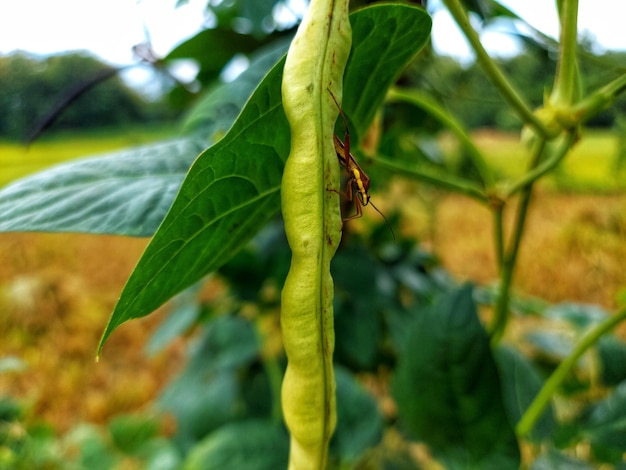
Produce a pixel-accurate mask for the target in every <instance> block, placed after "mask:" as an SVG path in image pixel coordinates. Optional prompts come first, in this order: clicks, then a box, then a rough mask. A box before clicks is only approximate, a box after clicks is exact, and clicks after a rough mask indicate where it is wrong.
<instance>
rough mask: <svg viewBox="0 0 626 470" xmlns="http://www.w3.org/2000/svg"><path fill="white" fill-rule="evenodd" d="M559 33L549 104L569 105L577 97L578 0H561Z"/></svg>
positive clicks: (557, 105)
mask: <svg viewBox="0 0 626 470" xmlns="http://www.w3.org/2000/svg"><path fill="white" fill-rule="evenodd" d="M559 16H560V20H561V35H560V49H559V63H558V64H557V69H556V76H555V78H554V89H553V91H552V95H551V96H550V104H551V105H552V106H556V107H562V106H570V105H571V104H572V103H574V102H575V101H576V99H577V98H578V94H579V93H578V91H579V90H578V88H577V85H578V83H579V79H578V61H577V59H576V49H577V46H578V42H577V41H578V0H567V1H564V2H561V4H560V8H559Z"/></svg>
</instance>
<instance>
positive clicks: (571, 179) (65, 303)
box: [0, 132, 626, 430]
mask: <svg viewBox="0 0 626 470" xmlns="http://www.w3.org/2000/svg"><path fill="white" fill-rule="evenodd" d="M161 135H162V133H161V132H156V133H145V134H143V135H139V136H132V137H131V136H130V135H129V136H126V135H124V136H121V137H119V136H118V137H112V136H109V137H103V136H99V137H98V136H91V137H77V138H76V139H74V138H72V139H70V140H65V139H50V140H48V141H42V142H40V143H38V144H35V145H34V146H32V147H31V148H30V149H29V150H25V149H21V148H20V147H18V146H15V145H12V144H11V145H9V144H1V143H0V165H2V182H5V183H6V182H8V181H10V180H11V179H12V178H15V177H17V176H21V175H24V174H28V173H30V172H32V171H35V170H39V169H41V168H43V167H46V166H49V165H52V164H54V163H57V162H60V161H66V160H69V159H72V158H75V157H78V156H83V155H92V154H95V153H101V152H108V151H111V150H115V149H117V148H120V147H126V146H128V145H135V144H139V143H142V142H146V141H150V140H155V139H157V138H159V136H161ZM476 137H477V141H478V144H479V146H480V147H481V148H482V149H483V150H484V151H485V152H486V153H487V155H488V158H489V161H490V162H491V163H493V164H494V165H497V167H498V169H499V171H501V172H502V173H503V174H514V173H515V172H518V171H520V170H521V168H522V165H523V163H524V162H523V157H522V153H521V147H520V145H519V144H518V142H517V141H516V139H515V138H514V137H511V136H507V135H501V134H494V133H487V132H482V133H480V134H478V135H477V136H476ZM614 149H615V139H614V138H613V137H612V136H610V135H608V134H592V135H590V136H589V139H588V140H586V141H582V142H581V143H580V144H579V145H578V147H577V149H576V151H575V153H574V155H573V156H572V157H571V160H570V161H568V162H567V163H566V165H565V166H564V168H563V169H562V171H561V173H560V174H558V175H557V176H556V177H552V178H551V179H550V180H549V181H548V183H547V184H544V185H541V187H540V189H539V191H538V192H537V194H536V196H535V198H534V201H533V206H532V208H531V213H530V216H529V221H528V228H527V231H526V236H525V238H524V241H523V244H522V248H521V253H520V260H519V267H518V269H517V271H516V277H515V287H516V289H517V291H518V292H523V293H525V294H528V295H533V296H538V297H541V298H544V299H546V300H548V301H550V302H561V301H564V300H574V301H579V302H588V303H598V304H600V305H603V306H604V307H606V308H609V309H610V308H614V307H615V306H616V305H617V303H618V297H619V296H620V295H621V294H620V293H622V292H623V289H624V288H625V287H626V270H624V269H623V262H622V261H623V260H624V259H626V243H624V238H625V236H626V196H625V193H624V192H620V191H618V188H623V187H624V182H625V179H622V180H621V181H620V180H619V179H618V178H616V177H615V172H614V171H612V167H613V162H614V160H613V152H614ZM375 198H376V203H377V204H378V205H379V206H380V207H381V209H382V210H384V211H385V212H386V213H390V212H392V211H393V209H394V207H398V208H402V209H401V210H402V212H403V214H404V216H405V218H404V219H403V224H402V227H401V230H402V231H403V232H404V233H406V234H413V235H415V236H416V237H419V238H420V240H421V241H422V243H423V244H425V245H426V246H430V247H431V249H432V250H434V251H435V252H436V253H437V254H438V255H439V257H440V258H441V260H442V263H443V265H444V267H445V268H446V269H448V270H449V271H450V272H451V273H452V274H453V275H454V276H456V277H457V278H459V279H471V280H474V281H476V282H479V283H491V282H493V281H494V280H495V279H496V268H495V263H494V256H493V249H492V235H491V228H490V223H491V220H490V214H489V212H488V211H487V210H486V209H485V208H484V207H482V206H479V205H478V204H477V203H475V202H473V201H471V200H468V199H467V198H464V197H461V196H456V195H448V194H441V193H437V194H424V192H421V190H420V192H417V191H416V186H415V185H414V184H407V183H404V182H398V184H396V185H392V187H391V189H390V191H389V193H387V194H375ZM376 217H377V214H373V213H371V211H366V215H365V217H364V219H365V222H366V223H367V221H369V220H371V221H377V222H378V220H379V219H378V218H376ZM362 222H363V221H354V223H355V224H359V223H362ZM146 243H147V240H145V239H130V238H124V237H111V236H89V235H67V234H13V233H9V234H0V260H1V262H0V309H1V310H2V315H1V316H0V336H1V337H2V338H3V339H2V341H1V342H0V366H1V365H2V363H1V360H2V359H3V358H7V357H15V358H20V360H21V361H22V363H23V366H24V368H23V369H21V370H18V369H19V368H18V369H15V370H12V371H9V372H6V371H5V372H0V395H3V394H8V395H11V396H16V397H19V398H20V399H21V400H23V401H24V402H25V403H28V404H29V410H30V414H31V416H32V417H33V419H43V420H45V421H48V422H50V423H52V424H53V425H54V426H55V427H56V428H57V429H59V430H67V429H68V428H70V427H71V426H72V425H75V424H76V423H77V422H80V421H89V422H96V423H100V422H105V421H106V420H108V419H109V418H110V417H111V416H112V415H114V414H117V413H122V412H132V411H137V410H141V409H143V408H144V407H145V406H146V405H147V404H149V403H150V402H151V401H152V400H153V399H154V397H155V396H156V394H157V393H158V391H159V389H160V387H161V386H162V384H163V383H164V382H165V381H167V380H168V379H169V378H170V377H171V376H172V375H173V374H174V373H175V372H176V370H178V368H179V367H180V365H181V364H182V362H183V356H184V343H183V341H182V340H180V341H178V342H175V343H174V344H173V345H172V346H171V347H170V348H169V349H167V350H166V351H164V352H163V353H161V354H160V355H158V356H157V357H153V358H148V357H146V355H145V353H144V347H145V343H146V341H147V339H148V338H149V336H150V334H151V332H152V331H153V330H154V328H155V327H156V326H157V325H158V322H159V321H160V316H159V315H158V314H157V315H156V316H149V317H147V318H145V319H142V320H139V321H132V322H129V323H127V324H125V325H124V326H123V327H122V328H120V329H119V330H118V331H116V332H115V334H114V335H113V336H112V338H111V340H110V341H109V343H108V344H107V347H106V348H105V355H104V357H103V359H102V360H101V361H100V363H98V364H96V363H95V362H94V354H95V348H96V345H97V342H98V339H99V336H100V334H101V332H102V329H103V327H104V325H105V323H106V321H107V319H108V316H109V313H110V311H111V309H112V307H113V305H114V304H115V301H116V299H117V297H118V296H119V293H120V291H121V289H122V287H123V285H124V282H125V280H126V278H127V277H128V275H129V273H130V272H131V270H132V268H133V266H134V264H135V263H136V261H137V259H138V258H139V256H140V255H141V252H142V250H143V249H144V247H145V245H146ZM622 295H623V294H622ZM0 370H1V368H0Z"/></svg>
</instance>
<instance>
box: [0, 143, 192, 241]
mask: <svg viewBox="0 0 626 470" xmlns="http://www.w3.org/2000/svg"><path fill="white" fill-rule="evenodd" d="M202 149H203V144H202V143H201V142H200V141H199V140H195V139H190V138H186V139H180V140H175V141H169V142H163V143H160V144H154V145H147V146H144V147H138V148H134V149H129V150H124V151H121V152H115V153H112V154H109V155H106V156H101V157H93V158H87V159H82V160H76V161H73V162H70V163H65V164H62V165H58V166H56V167H54V168H52V169H49V170H46V171H43V172H41V173H37V174H35V175H32V176H29V177H26V178H24V179H21V180H19V181H16V182H15V183H13V184H10V185H9V186H6V187H5V188H3V189H1V190H0V231H1V232H13V231H30V232H38V231H41V232H85V233H97V234H106V233H108V234H120V235H132V236H143V237H145V236H149V235H152V234H153V233H154V231H155V230H156V227H158V225H159V223H161V220H163V217H164V216H165V214H166V212H167V210H168V209H169V207H170V205H171V203H172V200H173V199H174V196H175V195H176V192H177V191H178V188H179V187H180V184H181V182H182V181H183V179H184V177H185V173H186V172H187V170H188V169H189V165H191V162H193V160H194V159H195V158H196V156H197V155H198V153H199V152H200V151H202Z"/></svg>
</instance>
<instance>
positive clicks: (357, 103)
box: [341, 4, 432, 143]
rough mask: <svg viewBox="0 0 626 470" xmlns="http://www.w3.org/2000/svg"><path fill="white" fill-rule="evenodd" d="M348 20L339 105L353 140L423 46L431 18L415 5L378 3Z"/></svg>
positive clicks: (363, 130) (357, 139)
mask: <svg viewBox="0 0 626 470" xmlns="http://www.w3.org/2000/svg"><path fill="white" fill-rule="evenodd" d="M350 23H351V25H352V33H353V38H352V50H351V51H350V58H349V59H348V64H347V66H346V71H345V74H344V79H343V83H344V91H343V101H342V103H341V106H342V108H343V111H344V112H345V113H346V115H347V116H348V117H349V118H350V122H351V123H352V124H353V125H354V137H353V141H354V142H355V143H356V142H358V141H359V140H360V138H362V137H363V136H364V135H365V132H366V131H367V128H368V127H369V126H370V124H371V123H372V121H373V119H374V115H375V114H376V112H377V111H378V109H379V107H380V105H381V104H382V102H383V99H384V97H385V94H386V93H387V89H388V88H389V86H391V84H392V83H393V82H394V81H395V80H396V79H397V78H398V76H399V75H400V73H401V72H402V71H403V69H404V67H405V66H406V64H408V63H409V62H410V61H411V60H412V59H413V58H414V57H415V56H416V55H417V53H418V52H419V51H420V50H421V49H422V47H424V45H425V44H426V41H427V40H428V38H429V37H430V29H431V25H432V20H431V19H430V16H428V14H427V13H426V12H425V11H424V10H422V9H420V8H415V7H411V6H409V5H401V4H394V5H389V4H379V5H373V6H371V7H368V8H364V9H363V10H359V11H357V12H355V13H353V14H352V15H350Z"/></svg>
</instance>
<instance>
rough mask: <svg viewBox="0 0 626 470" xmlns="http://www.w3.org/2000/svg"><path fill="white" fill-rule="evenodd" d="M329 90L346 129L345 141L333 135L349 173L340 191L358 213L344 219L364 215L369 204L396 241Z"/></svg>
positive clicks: (339, 155)
mask: <svg viewBox="0 0 626 470" xmlns="http://www.w3.org/2000/svg"><path fill="white" fill-rule="evenodd" d="M328 92H329V93H330V96H331V97H332V99H333V101H334V102H335V104H336V105H337V108H339V114H340V116H341V120H342V121H343V125H344V128H345V130H346V133H345V136H344V139H343V142H342V141H341V140H340V139H339V137H337V136H336V135H333V142H334V145H335V153H336V154H337V158H338V159H339V164H340V165H341V166H342V167H343V168H345V170H346V173H348V182H347V183H346V192H345V194H343V193H340V194H341V195H342V196H344V197H345V198H346V199H347V200H348V201H354V205H355V207H356V214H354V215H351V216H350V217H345V218H343V220H344V221H346V220H351V219H358V218H359V217H362V216H363V206H367V205H368V204H369V205H370V206H372V207H373V208H374V210H375V211H376V212H378V213H379V214H380V215H381V217H382V218H383V219H384V220H385V222H386V223H387V226H389V230H391V235H392V236H393V239H394V241H395V239H396V235H395V233H394V232H393V228H392V227H391V224H390V223H389V220H387V217H385V214H383V213H382V212H381V211H380V210H379V209H378V207H376V206H375V205H374V203H373V202H372V198H371V196H370V193H369V191H370V178H369V176H367V174H366V173H365V172H364V171H363V169H362V168H361V167H360V166H359V164H358V163H357V162H356V160H355V158H354V155H352V153H350V131H349V130H348V121H347V119H346V116H345V115H344V113H343V110H342V109H341V106H340V105H339V103H338V102H337V98H335V95H333V92H332V91H330V90H328ZM355 191H356V198H355V197H354V192H355Z"/></svg>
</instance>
